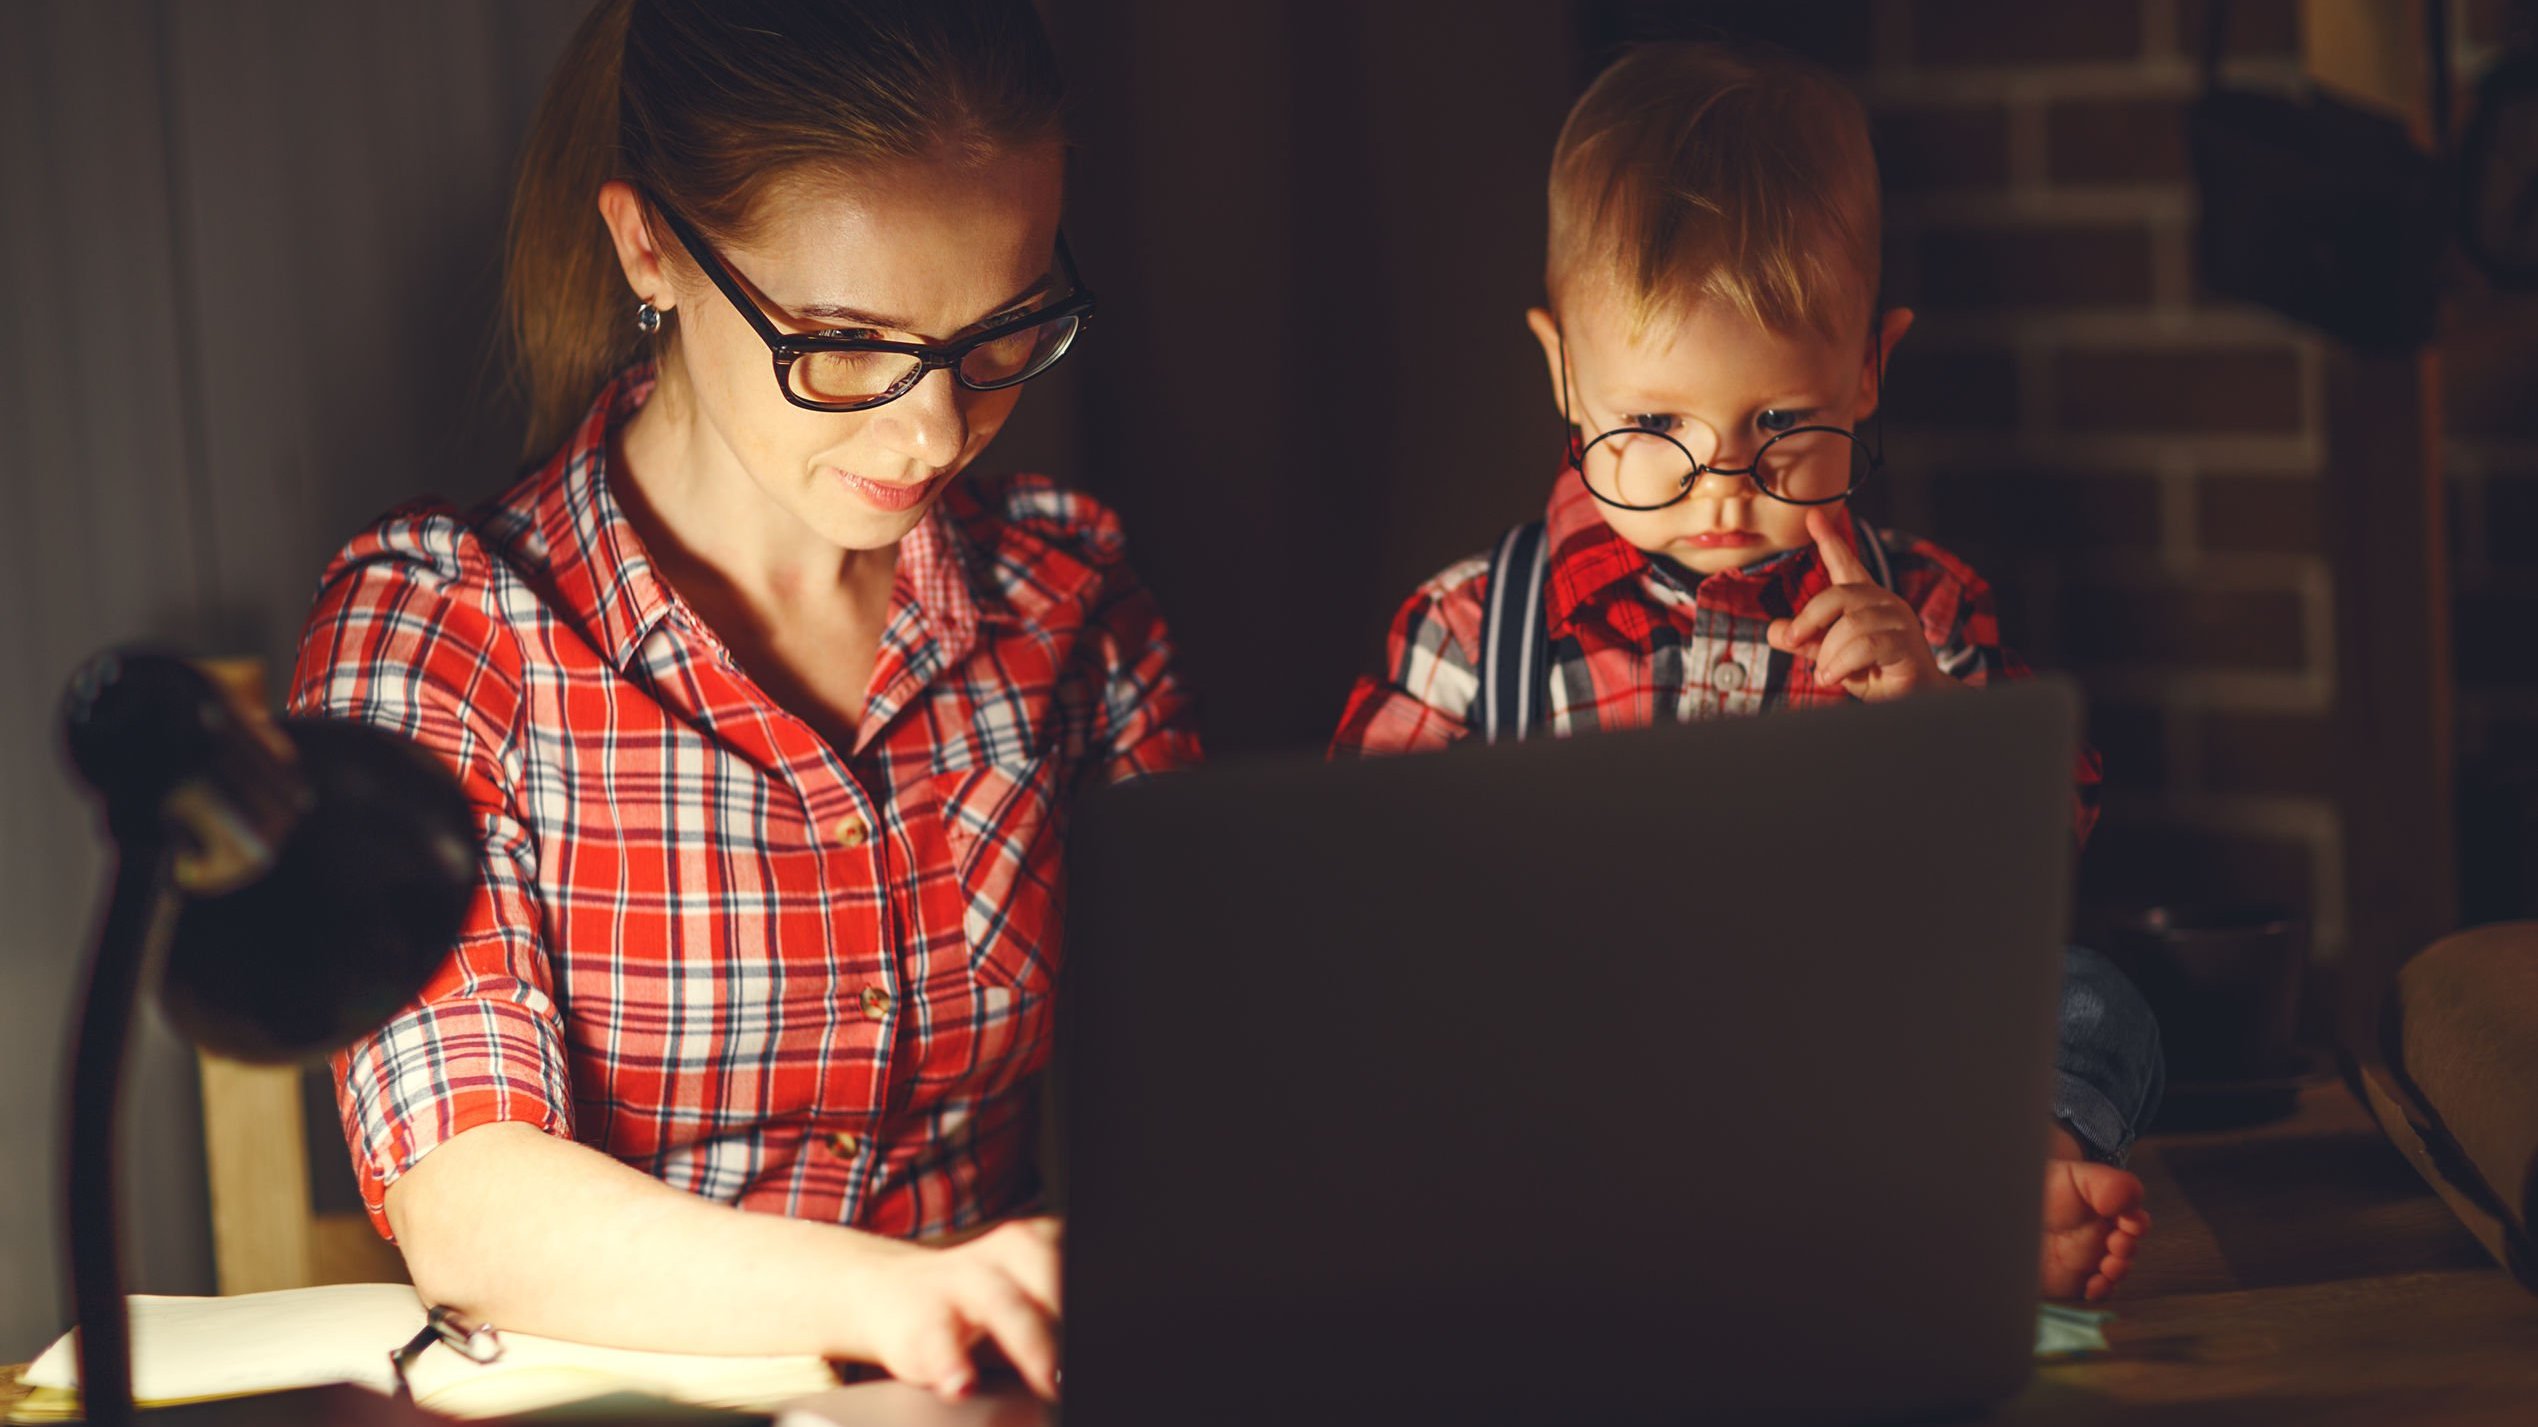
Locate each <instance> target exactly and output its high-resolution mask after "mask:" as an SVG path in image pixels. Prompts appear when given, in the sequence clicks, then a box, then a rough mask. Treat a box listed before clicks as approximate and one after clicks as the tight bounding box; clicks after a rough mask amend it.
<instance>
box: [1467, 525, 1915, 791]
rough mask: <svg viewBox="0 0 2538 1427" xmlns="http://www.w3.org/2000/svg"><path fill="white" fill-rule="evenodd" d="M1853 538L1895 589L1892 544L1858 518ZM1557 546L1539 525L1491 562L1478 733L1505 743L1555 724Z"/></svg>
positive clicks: (1871, 568) (1879, 577) (1519, 532)
mask: <svg viewBox="0 0 2538 1427" xmlns="http://www.w3.org/2000/svg"><path fill="white" fill-rule="evenodd" d="M1851 532H1852V534H1853V536H1854V538H1855V540H1856V542H1857V544H1858V547H1859V554H1860V562H1861V563H1862V564H1865V565H1866V566H1868V574H1869V578H1871V579H1873V580H1875V581H1876V582H1877V583H1878V584H1879V585H1880V586H1881V587H1883V588H1885V589H1889V590H1891V589H1893V588H1894V587H1895V567H1894V563H1893V561H1891V560H1890V559H1888V558H1887V555H1886V542H1885V541H1883V540H1880V539H1878V538H1877V532H1876V530H1875V529H1873V528H1872V527H1871V526H1870V525H1869V523H1868V522H1867V521H1865V520H1861V519H1860V518H1859V517H1857V516H1853V517H1851ZM1550 557H1551V552H1550V541H1549V540H1548V539H1547V538H1546V537H1545V535H1544V533H1543V528H1542V522H1541V521H1539V520H1536V521H1532V522H1529V523H1527V524H1524V525H1519V526H1517V527H1516V528H1515V529H1513V530H1510V531H1508V532H1507V533H1506V534H1505V535H1503V536H1501V537H1499V541H1498V548H1497V549H1495V550H1492V551H1491V552H1490V554H1489V599H1488V602H1487V603H1486V604H1484V605H1483V606H1482V607H1481V652H1480V670H1479V673H1480V698H1479V700H1478V702H1477V703H1476V704H1475V705H1474V706H1473V712H1474V714H1475V717H1474V718H1473V720H1472V723H1473V727H1474V729H1475V730H1476V731H1477V732H1478V733H1479V734H1480V736H1481V738H1482V740H1483V741H1484V742H1488V743H1498V742H1502V741H1506V740H1511V739H1524V738H1528V737H1530V736H1532V735H1533V734H1534V733H1535V732H1537V731H1538V730H1540V729H1541V727H1542V726H1543V724H1545V723H1547V722H1548V721H1549V720H1550V717H1551V616H1550V611H1549V609H1548V607H1547V606H1546V605H1545V604H1544V600H1543V593H1544V584H1545V576H1546V575H1547V573H1548V572H1549V570H1550V565H1551V558H1550Z"/></svg>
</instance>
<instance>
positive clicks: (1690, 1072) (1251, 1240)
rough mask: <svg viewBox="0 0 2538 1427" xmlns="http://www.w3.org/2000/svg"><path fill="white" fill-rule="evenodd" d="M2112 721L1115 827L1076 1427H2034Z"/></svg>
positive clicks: (1639, 763)
mask: <svg viewBox="0 0 2538 1427" xmlns="http://www.w3.org/2000/svg"><path fill="white" fill-rule="evenodd" d="M2076 707H2077V705H2076V700H2075V698H2074V696H2073V694H2072V692H2071V690H2070V689H2069V688H2068V687H2067V686H2064V685H2062V684H2059V683H2057V682H2054V681H2038V682H2035V683H2029V684H2023V685H2020V686H2017V687H2014V688H2008V689H2001V690H1994V691H1987V692H1984V693H1981V694H1967V695H1962V696H1951V697H1946V698H1929V699H1922V700H1913V701H1908V702H1905V703H1900V704H1890V705H1883V706H1878V707H1851V708H1841V709H1833V710H1821V711H1805V712H1793V713H1788V714H1781V715H1774V716H1772V717H1768V718H1762V719H1752V720H1739V721H1732V722H1718V723H1703V724H1697V725H1690V726H1674V727H1665V728H1658V729H1649V730H1644V731H1638V732H1631V733H1617V734H1605V735H1599V736H1594V737H1587V738H1578V739H1573V740H1568V741H1564V742H1549V741H1541V742H1533V743H1527V744H1521V745H1515V746H1500V747H1494V748H1479V747H1466V748H1461V749H1457V750H1454V751H1452V752H1449V753H1444V754H1438V755H1429V756H1418V757H1404V758H1394V759H1384V760H1377V761H1372V762H1365V763H1348V764H1322V763H1319V762H1317V761H1312V760H1294V761H1268V762H1260V763H1254V764H1251V765H1248V766H1230V765H1229V766H1221V767H1217V768H1213V769H1209V770H1205V771H1202V772H1197V773H1192V774H1188V775H1181V776H1175V777H1171V778H1164V779H1157V780H1154V781H1151V782H1148V783H1144V784H1140V785H1134V786H1130V787H1127V788H1122V789H1117V790H1112V791H1110V792H1108V793H1105V794H1102V795H1098V796H1097V797H1095V798H1094V799H1092V800H1091V801H1090V802H1088V804H1087V805H1086V807H1085V808H1084V810H1083V813H1082V816H1081V817H1080V818H1079V820H1078V822H1077V826H1076V829H1075V832H1074V836H1073V838H1072V853H1071V870H1070V875H1071V878H1072V884H1071V888H1070V900H1071V904H1072V910H1071V913H1070V917H1069V930H1068V942H1067V950H1066V970H1065V973H1064V982H1063V985H1062V990H1061V992H1060V1010H1059V1016H1060V1020H1059V1032H1058V1056H1059V1068H1060V1069H1059V1073H1060V1077H1061V1078H1060V1106H1061V1119H1062V1121H1063V1124H1062V1131H1061V1137H1062V1144H1063V1162H1064V1164H1065V1166H1066V1183H1065V1186H1064V1199H1065V1208H1066V1213H1067V1216H1068V1227H1067V1235H1066V1249H1065V1256H1066V1263H1065V1272H1066V1320H1067V1321H1066V1341H1065V1354H1066V1365H1065V1392H1066V1403H1065V1415H1066V1417H1067V1419H1068V1420H1069V1421H1070V1422H1079V1423H1095V1424H1103V1427H1113V1424H1118V1427H1127V1424H1135V1423H1142V1422H1162V1421H1166V1420H1174V1421H1178V1420H1183V1419H1186V1418H1189V1417H1191V1415H1192V1414H1193V1413H1196V1414H1197V1416H1199V1417H1204V1418H1206V1419H1209V1420H1213V1421H1218V1422H1227V1423H1251V1422H1260V1423H1269V1422H1277V1423H1282V1424H1288V1423H1303V1422H1312V1423H1317V1424H1342V1425H1343V1427H1344V1424H1349V1423H1357V1422H1365V1423H1376V1422H1382V1423H1388V1424H1389V1423H1403V1422H1412V1421H1433V1422H1440V1423H1449V1422H1450V1423H1455V1424H1458V1427H1459V1424H1492V1423H1509V1424H1515V1423H1526V1424H1533V1423H1549V1422H1578V1423H1586V1422H1593V1423H1637V1422H1678V1421H1690V1420H1701V1419H1710V1418H1720V1419H1733V1420H1739V1421H1746V1420H1752V1421H1811V1420H1828V1421H1830V1420H1855V1419H1858V1418H1860V1417H1863V1416H1882V1415H1890V1414H1902V1413H1917V1412H1925V1411H1932V1410H1941V1409H1946V1408H1951V1407H1955V1406H1960V1405H1972V1404H1977V1403H1981V1402H1985V1401H1989V1400H1992V1399H1995V1398H1998V1397H2001V1396H2003V1395H2006V1394H2007V1393H2009V1392H2011V1391H2014V1390H2015V1389H2016V1387H2017V1386H2018V1385H2019V1383H2020V1382H2022V1381H2023V1380H2024V1378H2025V1376H2026V1373H2027V1366H2028V1361H2029V1355H2030V1352H2031V1348H2032V1342H2033V1332H2034V1299H2035V1285H2036V1254H2037V1228H2038V1224H2037V1216H2038V1202H2039V1198H2040V1193H2039V1190H2040V1183H2041V1170H2040V1165H2041V1162H2042V1156H2043V1149H2044V1135H2045V1131H2046V1128H2047V1124H2048V1111H2047V1105H2048V1084H2049V1078H2050V1065H2051V1057H2052V1039H2053V1021H2054V1017H2053V1009H2054V997H2055V987H2056V981H2057V978H2058V976H2059V971H2060V958H2059V955H2058V951H2059V947H2060V944H2061V939H2062V936H2063V933H2064V926H2065V920H2066V902H2067V887H2068V877H2069V868H2070V861H2071V857H2072V844H2071V834H2070V799H2071V783H2070V778H2071V768H2072V753H2073V748H2074V743H2075V726H2076Z"/></svg>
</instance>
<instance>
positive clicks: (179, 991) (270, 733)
mask: <svg viewBox="0 0 2538 1427" xmlns="http://www.w3.org/2000/svg"><path fill="white" fill-rule="evenodd" d="M63 721H64V730H65V735H66V742H67V744H68V748H69V753H70V759H71V763H72V766H73V767H74V768H76V769H77V770H78V773H79V776H80V778H81V779H82V781H84V782H86V783H87V784H88V786H89V787H91V788H92V789H94V790H95V791H96V793H97V794H98V796H99V799H100V801H101V802H102V803H103V804H104V812H105V821H106V829H107V832H108V834H109V835H110V836H111V837H112V838H113V840H114V843H115V850H116V857H115V875H114V886H113V891H112V893H111V894H110V895H109V897H108V899H107V903H106V910H105V919H104V923H103V925H102V926H101V927H100V929H99V931H98V935H97V945H96V948H95V950H94V953H93V956H92V959H91V960H90V962H89V966H88V977H87V988H86V991H85V993H84V997H83V1001H82V1008H81V1012H80V1021H79V1028H78V1032H77V1039H76V1041H75V1043H74V1050H73V1054H72V1062H71V1087H70V1093H71V1116H70V1146H69V1157H70V1180H69V1194H68V1196H67V1203H68V1208H69V1212H68V1218H69V1228H70V1259H71V1282H72V1286H73V1294H74V1298H75V1302H76V1306H77V1311H78V1319H79V1379H80V1391H81V1396H82V1399H83V1403H84V1407H85V1410H86V1413H87V1419H88V1421H89V1422H90V1423H92V1424H94V1427H129V1424H131V1423H132V1422H133V1421H134V1420H135V1418H136V1412H135V1409H134V1405H133V1401H132V1356H131V1321H130V1319H129V1317H128V1315H127V1313H126V1309H125V1303H124V1296H123V1256H122V1246H121V1242H120V1238H119V1235H118V1233H117V1214H118V1211H119V1205H120V1200H119V1199H118V1197H117V1183H116V1180H117V1166H116V1154H115V1143H116V1136H115V1120H116V1112H117V1109H118V1107H119V1104H120V1100H121V1084H122V1079H123V1071H124V1065H125V1061H126V1060H127V1059H128V1056H127V1048H128V1045H129V1042H130V1038H131V1031H132V1020H133V1012H134V1009H135V1007H136V1004H137V1002H138V1000H139V997H140V995H141V994H142V992H143V991H144V990H145V988H150V987H152V986H153V985H155V987H156V989H157V991H158V994H159V997H160V1002H161V1005H162V1006H163V1007H164V1008H165V1010H166V1011H167V1013H168V1018H169V1019H170V1020H171V1021H172V1022H173V1023H174V1024H175V1025H176V1026H177V1028H178V1029H179V1030H180V1031H182V1032H183V1033H184V1034H185V1035H186V1036H188V1037H190V1038H191V1039H193V1040H195V1041H197V1042H199V1043H200V1044H202V1045H204V1046H207V1047H209V1048H210V1049H212V1050H214V1051H217V1052H219V1053H220V1054H222V1055H226V1056H230V1057H232V1058H234V1059H238V1060H246V1061H252V1062H258V1063H263V1064H290V1063H295V1062H301V1061H308V1060H314V1059H317V1058H319V1057H322V1056H324V1055H327V1054H328V1053H330V1052H332V1051H334V1050H337V1049H339V1048H341V1047H342V1046H344V1045H346V1044H348V1043H350V1042H351V1041H353V1040H354V1039H356V1038H357V1037H359V1036H361V1035H364V1034H366V1033H367V1032H369V1031H371V1030H374V1029H376V1028H377V1027H378V1026H379V1025H380V1024H381V1023H383V1022H384V1021H386V1020H387V1019H388V1018H389V1017H390V1016H391V1015H393V1014H395V1013H396V1011H397V1010H398V1009H399V1008H400V1007H402V1006H404V1005H405V1004H407V1003H408V1002H410V1001H411V1000H413V998H414V997H415V995H416V994H417V993H418V992H419V991H421V989H422V987H423V983H424V982H425V980H426V979H428V978H429V977H430V975H431V974H432V972H433V971H434V970H435V969H436V968H437V967H438V966H439V965H440V964H441V962H442V960H443V959H444V958H445V957H446V956H447V955H448V954H449V947H450V943H451V942H452V940H453V939H454V938H455V937H456V935H457V932H458V926H459V920H460V918H461V917H462V916H463V915H464V913H465V911H466V907H467V900H468V897H469V895H470V893H471V891H472V889H473V887H474V884H475V878H476V843H475V819H474V817H473V815H472V814H471V813H470V812H469V810H468V807H467V803H466V800H465V798H464V797H463V796H462V795H461V794H460V793H459V791H458V788H457V786H456V784H455V783H454V782H453V780H452V779H451V778H450V776H449V774H448V772H447V771H446V770H444V769H443V768H442V767H441V765H440V764H439V763H438V762H437V761H435V760H434V759H433V758H432V756H431V755H430V754H428V753H426V752H424V751H423V750H422V749H421V748H418V747H416V746H415V745H414V744H412V743H410V742H408V741H406V740H404V739H401V738H398V737H396V736H394V735H393V734H390V733H387V732H385V731H383V730H381V729H378V728H374V727H371V726H369V725H367V724H360V723H353V722H349V721H345V720H340V719H285V720H282V721H280V722H279V723H274V722H269V721H266V720H264V719H263V718H262V716H261V714H259V713H256V712H254V711H252V710H249V709H246V708H244V707H242V706H241V705H239V704H236V703H233V702H232V701H231V700H230V699H229V698H228V697H227V696H226V695H224V694H223V693H222V692H221V691H220V689H219V688H218V686H216V685H215V684H214V683H213V682H212V681H211V680H210V679H209V678H207V677H206V676H205V675H204V674H202V673H201V672H199V671H197V670H196V669H195V668H194V667H193V666H191V665H189V664H187V663H186V662H184V661H183V660H181V659H176V658H173V657H168V656H165V655H155V654H108V655H105V656H101V657H100V658H97V659H95V660H93V661H91V662H90V663H89V664H88V665H86V666H85V667H83V668H82V669H81V670H80V671H79V673H78V674H77V675H75V676H74V677H73V679H72V681H71V686H70V691H69V694H68V697H67V699H66V700H65V707H64V719H63ZM383 1351H384V1348H383ZM148 1416H149V1418H150V1420H151V1421H152V1422H159V1421H163V1420H164V1421H171V1422H172V1421H176V1420H178V1419H180V1418H181V1419H183V1420H185V1421H187V1422H193V1421H196V1420H200V1421H202V1422H204V1423H207V1424H208V1423H212V1422H230V1421H235V1422H257V1423H270V1424H293V1423H355V1422H361V1423H418V1422H436V1421H439V1420H440V1419H438V1418H434V1417H432V1416H430V1415H429V1414H426V1413H423V1412H421V1411H420V1410H419V1409H416V1408H413V1407H410V1406H408V1405H406V1404H403V1403H398V1402H391V1401H389V1400H388V1399H386V1398H382V1397H379V1396H378V1395H376V1394H373V1393H369V1392H365V1391H362V1390H360V1389H358V1388H350V1387H342V1386H338V1387H333V1388H315V1389H309V1390H306V1391H302V1392H293V1393H278V1394H273V1395H271V1396H266V1397H258V1398H248V1399H241V1400H239V1401H237V1402H235V1403H230V1404H222V1403H205V1404H200V1405H198V1406H196V1407H188V1408H171V1409H164V1410H161V1411H153V1412H151V1413H150V1414H148Z"/></svg>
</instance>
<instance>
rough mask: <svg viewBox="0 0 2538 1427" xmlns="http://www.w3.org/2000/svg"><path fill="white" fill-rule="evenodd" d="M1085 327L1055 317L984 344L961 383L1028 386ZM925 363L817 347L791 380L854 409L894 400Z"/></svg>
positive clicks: (968, 358)
mask: <svg viewBox="0 0 2538 1427" xmlns="http://www.w3.org/2000/svg"><path fill="white" fill-rule="evenodd" d="M1081 326H1082V321H1081V319H1080V318H1078V317H1076V316H1072V315H1070V316H1064V317H1052V318H1050V319H1049V320H1048V321H1046V322H1040V323H1035V324H1033V325H1032V326H1029V327H1024V328H1021V329H1019V330H1017V331H1013V332H1007V333H1004V334H1002V335H1000V336H998V337H997V338H995V339H994V340H993V341H988V342H981V343H979V344H978V345H977V346H975V347H972V348H970V349H969V350H968V352H966V353H964V354H963V355H962V357H961V360H960V380H961V384H962V385H963V386H966V387H968V388H970V389H971V390H973V391H992V390H994V389H996V388H998V387H1008V386H1012V385H1014V384H1015V383H1016V382H1023V381H1028V380H1030V379H1031V378H1033V377H1035V376H1038V375H1039V374H1040V373H1042V372H1044V371H1047V370H1048V369H1049V367H1050V366H1051V365H1052V364H1054V363H1055V362H1056V361H1057V359H1058V358H1060V357H1062V356H1064V355H1066V349H1067V345H1068V344H1069V343H1071V342H1073V341H1074V340H1075V334H1076V332H1077V331H1078V330H1079V329H1080V328H1081ZM922 364H923V363H922V359H921V358H918V357H914V356H910V355H909V354H907V353H905V352H865V351H856V350H854V349H852V348H844V349H840V348H833V347H814V348H811V349H809V350H807V351H804V352H802V353H801V354H800V355H798V356H796V357H795V358H794V359H793V363H792V365H791V366H790V367H788V368H787V369H786V371H785V381H786V383H787V385H789V386H790V387H791V388H792V390H793V394H794V395H795V396H797V397H800V398H801V399H802V400H804V401H809V402H814V403H818V404H821V405H825V406H837V407H854V406H858V405H869V404H872V403H874V402H878V401H881V400H883V399H885V398H887V397H889V396H890V395H892V394H893V393H894V392H895V391H897V390H898V389H899V387H900V384H901V383H903V382H906V381H908V380H909V379H910V378H911V377H913V376H915V375H916V372H917V369H918V368H919V367H920V366H921V365H922Z"/></svg>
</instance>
